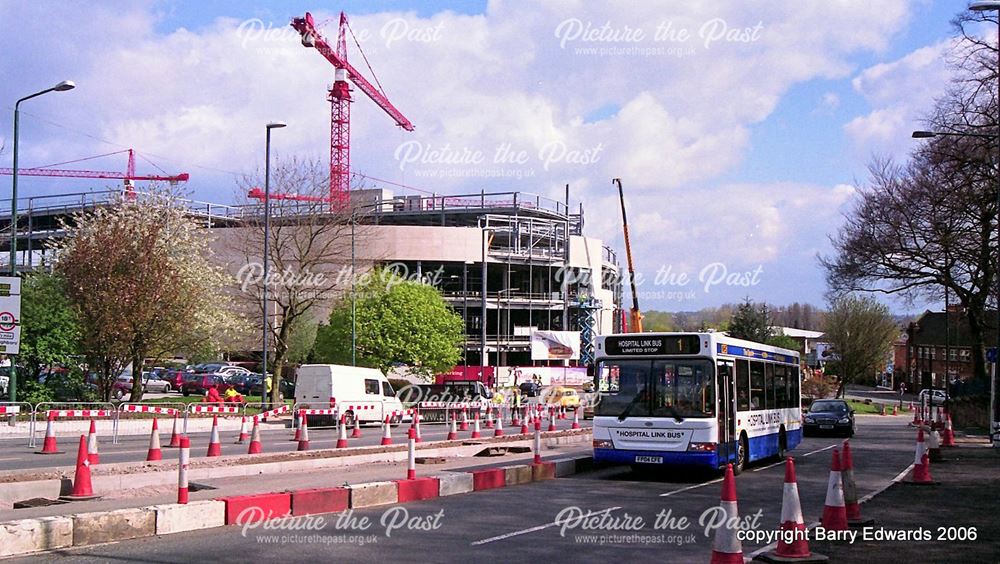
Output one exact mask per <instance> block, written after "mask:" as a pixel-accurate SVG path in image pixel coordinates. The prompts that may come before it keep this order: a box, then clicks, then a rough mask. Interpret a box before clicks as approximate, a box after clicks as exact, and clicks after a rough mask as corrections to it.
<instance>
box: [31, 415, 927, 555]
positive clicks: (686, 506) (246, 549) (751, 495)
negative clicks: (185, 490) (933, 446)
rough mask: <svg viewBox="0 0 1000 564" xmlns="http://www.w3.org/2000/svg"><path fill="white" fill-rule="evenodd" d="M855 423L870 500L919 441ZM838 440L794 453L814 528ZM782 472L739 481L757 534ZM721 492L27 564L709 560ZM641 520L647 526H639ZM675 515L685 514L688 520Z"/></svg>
mask: <svg viewBox="0 0 1000 564" xmlns="http://www.w3.org/2000/svg"><path fill="white" fill-rule="evenodd" d="M858 428H859V430H858V434H857V436H856V437H855V438H854V439H853V440H852V441H851V444H852V450H853V453H854V460H855V466H856V471H855V474H856V479H857V484H858V494H859V496H864V495H866V494H869V493H871V492H874V491H875V490H878V489H880V488H882V487H884V486H885V485H886V484H887V483H888V482H889V481H890V480H891V479H892V478H893V477H895V476H897V475H898V474H899V473H900V472H901V471H903V470H904V469H906V468H907V466H908V465H909V464H910V462H912V459H913V439H914V437H913V431H912V430H911V429H909V428H908V427H906V426H905V420H904V418H889V419H886V418H881V417H878V418H877V417H861V418H859V424H858ZM841 441H842V439H838V438H823V437H810V438H807V439H805V440H804V441H803V443H802V444H801V445H800V446H799V448H797V449H796V451H795V452H793V454H794V455H795V458H796V464H797V472H798V483H799V492H800V496H801V499H802V509H803V513H804V515H805V520H806V522H807V523H808V522H812V521H815V520H817V519H818V518H819V516H820V515H821V513H822V510H823V503H824V499H825V495H826V484H827V479H828V477H829V467H830V458H831V449H832V448H833V447H835V446H837V445H839V444H840V443H841ZM783 478H784V471H783V466H782V465H781V464H780V463H774V462H767V463H763V464H759V465H756V466H754V467H751V468H750V469H748V470H747V471H746V472H744V473H743V474H742V475H741V476H739V477H738V478H737V490H738V495H739V510H740V514H741V516H753V515H754V514H757V512H760V513H759V517H758V518H757V521H758V527H757V528H758V529H759V530H773V529H776V528H777V524H778V520H779V516H780V509H781V492H782V483H783ZM719 493H720V484H719V479H718V478H717V477H716V476H715V475H712V474H708V475H705V474H700V475H696V474H692V473H689V472H687V473H685V472H675V473H673V474H670V475H665V476H660V477H655V478H651V477H642V476H637V475H635V474H633V473H632V472H631V471H630V470H628V469H627V468H620V467H615V468H606V469H599V470H595V471H593V472H589V473H585V474H580V475H577V476H575V477H573V478H564V479H559V480H554V481H548V482H536V483H533V484H528V485H523V486H516V487H510V488H504V489H499V490H490V491H482V492H476V493H472V494H466V495H460V496H453V497H447V498H440V499H435V500H429V501H425V502H419V503H412V504H407V505H405V506H401V507H400V508H394V509H393V508H390V509H387V510H385V511H383V510H381V509H369V510H364V511H355V512H353V513H350V514H340V515H339V516H338V515H328V516H325V518H324V520H323V522H321V523H318V522H316V521H315V520H314V524H316V525H317V526H316V527H314V528H312V529H301V528H299V529H298V530H275V529H270V530H265V529H263V528H261V527H258V528H251V529H248V530H246V531H244V530H243V529H241V528H238V527H230V528H225V529H210V530H204V531H197V532H193V533H184V534H181V535H175V536H169V537H161V538H148V539H140V540H135V541H126V542H121V543H116V544H112V545H105V546H95V547H90V548H82V549H74V550H66V551H64V552H60V553H59V554H49V555H45V556H41V557H38V556H36V557H34V558H33V559H32V561H34V562H37V561H40V560H41V561H63V560H65V559H67V558H68V559H72V561H74V562H98V561H107V560H122V561H156V562H191V561H205V560H208V561H219V562H245V561H246V559H247V558H248V557H252V558H253V559H254V560H255V561H262V562H271V561H308V560H315V559H316V558H317V557H321V558H323V559H326V560H335V561H338V562H372V561H381V562H406V561H413V560H414V558H415V555H421V557H420V558H421V560H423V561H428V562H435V561H436V562H441V561H468V562H473V561H486V560H490V561H493V560H500V561H504V562H546V563H552V562H575V563H578V562H602V563H607V562H613V561H618V562H623V561H625V562H627V561H638V560H640V559H641V560H649V561H668V562H692V561H707V560H708V559H709V557H710V555H711V536H706V534H705V532H704V527H702V526H700V525H699V523H698V520H699V517H700V516H701V515H702V514H703V513H704V512H705V511H706V510H709V509H711V508H713V507H716V506H717V505H718V504H719ZM573 508H579V509H580V510H581V511H584V512H591V514H592V515H593V516H594V519H592V520H591V521H593V522H594V524H595V525H600V523H598V522H599V521H600V520H601V518H602V517H603V518H604V519H605V523H603V527H597V528H593V529H585V528H583V527H576V528H571V527H570V528H566V527H563V526H562V525H563V523H564V522H565V521H566V519H565V516H566V515H567V514H568V513H565V512H570V511H574V509H573ZM404 509H405V513H404ZM560 514H562V515H563V516H564V517H563V518H562V519H560V518H559V515H560ZM658 514H669V516H670V517H672V518H673V519H674V521H673V523H672V524H671V526H672V528H671V527H667V528H660V529H655V528H654V525H655V521H656V519H657V515H658ZM404 517H408V519H409V520H408V521H406V523H407V525H406V526H404V527H403V528H396V529H394V530H387V528H386V527H385V526H383V523H386V524H392V523H402V522H403V521H402V519H403V518H404ZM639 517H641V518H642V525H643V526H642V527H638V526H637V525H639V522H638V521H636V518H639ZM365 518H367V520H368V523H367V525H368V527H367V528H365V527H364V526H363V525H364V524H365V522H364V521H363V519H365ZM680 518H686V519H687V521H688V523H687V526H686V527H684V526H682V523H680V522H679V521H678V520H679V519H680ZM383 520H384V521H383ZM301 523H302V522H301V521H300V522H299V524H300V526H301ZM352 526H353V528H352ZM615 527H618V530H614V528H615ZM630 528H631V530H630ZM616 534H617V535H620V536H622V537H625V538H619V539H610V540H611V541H616V542H608V540H609V538H608V536H609V535H616ZM602 540H604V541H605V543H604V544H601V541H602ZM757 546H762V545H755V544H753V543H750V542H745V543H744V550H745V552H746V554H748V555H749V554H750V553H751V552H752V550H753V549H754V548H755V547H757ZM251 555H252V556H251ZM25 561H27V560H25Z"/></svg>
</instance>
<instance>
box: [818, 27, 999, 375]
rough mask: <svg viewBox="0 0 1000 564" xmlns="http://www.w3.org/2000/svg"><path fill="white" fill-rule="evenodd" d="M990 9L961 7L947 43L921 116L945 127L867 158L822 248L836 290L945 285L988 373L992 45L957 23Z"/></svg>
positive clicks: (930, 296)
mask: <svg viewBox="0 0 1000 564" xmlns="http://www.w3.org/2000/svg"><path fill="white" fill-rule="evenodd" d="M982 21H991V22H993V23H994V24H995V23H996V15H995V14H993V12H989V13H973V12H965V13H963V14H961V15H960V16H959V17H958V18H957V19H956V21H955V22H954V23H955V25H956V28H957V30H958V32H959V35H961V40H960V41H958V42H956V46H955V47H954V50H953V51H952V53H951V57H950V62H951V65H952V66H953V68H954V69H955V78H954V80H953V82H952V84H951V86H950V88H949V89H948V92H947V93H946V94H945V95H944V96H943V97H942V98H940V99H939V100H937V102H936V103H935V106H934V108H933V110H932V112H931V114H930V117H929V119H928V125H929V126H930V128H931V129H934V130H937V131H946V132H952V133H973V134H981V135H985V136H986V137H961V136H943V137H937V138H934V139H932V140H929V141H928V142H924V143H921V144H919V145H917V146H916V147H915V149H914V151H913V153H912V155H911V157H910V159H909V162H908V163H906V164H905V165H897V164H895V163H893V162H891V161H887V160H875V161H874V162H873V163H872V164H871V166H870V167H869V170H870V179H869V181H868V182H867V184H866V185H863V186H859V188H858V193H859V198H858V201H857V204H856V205H855V207H854V209H853V210H852V211H851V212H849V214H848V215H847V220H846V222H845V223H844V225H843V226H842V228H841V229H840V232H839V233H838V234H837V235H836V236H835V237H833V238H832V242H833V247H834V256H832V257H821V258H820V262H821V264H822V265H823V266H824V268H825V269H826V277H827V283H828V285H829V286H830V289H831V294H832V295H833V296H834V297H836V296H839V295H845V294H848V293H851V292H869V293H885V294H898V295H901V296H903V297H905V298H907V299H911V300H912V299H915V298H921V299H925V300H938V299H941V298H942V296H943V294H944V292H946V291H948V292H950V293H951V295H952V296H953V297H954V299H955V300H956V301H957V302H958V303H960V304H961V305H962V306H963V307H964V308H965V309H966V311H967V312H968V320H969V332H970V336H971V338H972V351H973V355H972V358H973V367H974V372H975V374H976V375H977V377H979V378H985V377H986V364H985V359H984V357H983V345H984V340H985V338H984V335H985V332H986V329H987V327H988V326H989V324H990V323H989V322H990V321H991V320H990V319H988V318H987V307H988V306H989V305H990V304H991V303H992V304H993V306H994V307H995V306H996V298H997V297H996V294H995V289H996V285H997V276H998V273H997V266H996V265H997V262H998V255H997V246H996V244H995V240H994V238H995V234H996V233H997V229H998V224H997V212H998V208H997V202H996V185H997V162H996V145H995V142H996V141H995V138H994V137H993V136H995V135H996V131H997V125H998V124H997V98H996V95H995V92H996V80H997V75H996V59H997V48H996V46H995V45H993V44H988V43H987V42H986V41H985V40H984V39H982V38H978V37H976V36H973V35H970V34H968V33H966V30H965V27H964V26H965V24H967V23H970V22H975V23H976V25H977V26H978V22H982Z"/></svg>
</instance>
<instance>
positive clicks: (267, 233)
mask: <svg viewBox="0 0 1000 564" xmlns="http://www.w3.org/2000/svg"><path fill="white" fill-rule="evenodd" d="M286 125H287V124H286V123H284V122H281V121H272V122H271V123H269V124H267V126H266V130H267V141H266V142H265V143H264V265H263V266H264V286H263V292H262V294H263V298H264V309H263V311H264V318H263V322H264V329H263V333H262V335H261V343H262V346H261V355H260V358H261V360H260V403H261V409H262V410H263V409H265V408H266V407H267V404H268V399H267V334H268V332H269V331H270V327H268V325H267V285H268V283H269V282H268V273H269V271H270V266H271V130H272V129H279V128H282V127H285V126H286ZM271 382H272V383H274V379H273V378H272V379H271Z"/></svg>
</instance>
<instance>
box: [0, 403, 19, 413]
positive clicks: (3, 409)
mask: <svg viewBox="0 0 1000 564" xmlns="http://www.w3.org/2000/svg"><path fill="white" fill-rule="evenodd" d="M18 413H21V406H19V405H0V415H17V414H18Z"/></svg>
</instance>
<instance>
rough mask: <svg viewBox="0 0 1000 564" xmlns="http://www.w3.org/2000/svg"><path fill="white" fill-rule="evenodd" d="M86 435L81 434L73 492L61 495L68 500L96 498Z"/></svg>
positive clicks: (61, 497)
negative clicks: (92, 483) (91, 479)
mask: <svg viewBox="0 0 1000 564" xmlns="http://www.w3.org/2000/svg"><path fill="white" fill-rule="evenodd" d="M88 442H89V441H88V439H87V436H86V435H80V448H79V449H78V450H77V452H76V475H74V476H73V492H72V493H70V494H69V495H63V496H59V498H60V499H65V500H68V501H86V500H88V499H96V498H98V497H101V496H98V495H94V488H93V486H92V485H91V482H90V452H89V450H90V449H89V446H88Z"/></svg>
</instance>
